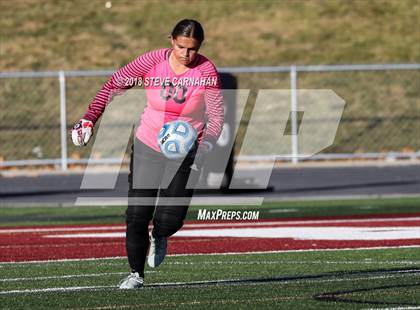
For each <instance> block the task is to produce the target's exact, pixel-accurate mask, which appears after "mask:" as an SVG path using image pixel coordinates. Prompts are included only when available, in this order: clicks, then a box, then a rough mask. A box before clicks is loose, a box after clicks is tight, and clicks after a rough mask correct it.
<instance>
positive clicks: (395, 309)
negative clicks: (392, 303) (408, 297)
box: [365, 306, 420, 310]
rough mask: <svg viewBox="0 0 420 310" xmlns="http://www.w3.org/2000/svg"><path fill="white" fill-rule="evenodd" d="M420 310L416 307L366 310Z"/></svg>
mask: <svg viewBox="0 0 420 310" xmlns="http://www.w3.org/2000/svg"><path fill="white" fill-rule="evenodd" d="M411 309H420V306H418V307H417V306H416V307H397V308H367V309H365V310H411Z"/></svg>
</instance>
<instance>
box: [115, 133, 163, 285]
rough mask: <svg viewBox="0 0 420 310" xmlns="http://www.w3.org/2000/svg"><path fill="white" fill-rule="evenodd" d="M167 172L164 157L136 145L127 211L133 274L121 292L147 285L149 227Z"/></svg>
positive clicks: (129, 258)
mask: <svg viewBox="0 0 420 310" xmlns="http://www.w3.org/2000/svg"><path fill="white" fill-rule="evenodd" d="M163 172H164V162H163V161H162V155H161V154H160V153H158V152H156V151H154V150H152V149H150V148H149V147H147V146H146V145H144V144H143V143H141V142H140V141H136V142H135V145H134V151H132V155H131V162H130V173H129V177H128V181H129V191H128V207H127V211H126V224H127V230H126V251H127V257H128V262H129V265H130V268H131V270H132V274H131V275H130V276H129V277H128V278H127V279H126V280H125V281H124V282H123V283H122V284H121V288H135V287H139V286H142V284H143V283H142V281H143V278H144V264H145V261H146V255H147V250H148V248H149V231H148V226H149V223H150V220H151V219H152V217H153V212H154V209H155V204H156V197H157V192H158V188H159V185H160V182H161V178H162V174H163ZM140 282H141V283H140Z"/></svg>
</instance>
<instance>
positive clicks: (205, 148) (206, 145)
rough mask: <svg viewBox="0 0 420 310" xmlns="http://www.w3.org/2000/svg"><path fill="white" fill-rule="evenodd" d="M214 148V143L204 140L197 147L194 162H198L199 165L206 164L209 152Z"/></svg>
mask: <svg viewBox="0 0 420 310" xmlns="http://www.w3.org/2000/svg"><path fill="white" fill-rule="evenodd" d="M212 150H213V144H212V143H211V142H208V141H202V142H201V143H200V144H199V145H198V147H197V152H196V154H195V160H194V163H195V164H197V165H198V167H202V166H203V165H204V162H205V159H206V156H207V154H208V153H210V152H211V151H212Z"/></svg>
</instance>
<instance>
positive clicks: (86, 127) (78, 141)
mask: <svg viewBox="0 0 420 310" xmlns="http://www.w3.org/2000/svg"><path fill="white" fill-rule="evenodd" d="M92 134H93V123H92V122H91V121H89V120H87V119H83V118H82V119H81V120H80V121H79V122H78V123H77V124H76V125H74V126H73V129H72V130H71V139H72V140H73V144H74V145H76V146H85V145H86V144H87V143H88V142H89V139H90V137H91V136H92Z"/></svg>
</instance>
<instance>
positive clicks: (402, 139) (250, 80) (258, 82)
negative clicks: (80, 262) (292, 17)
mask: <svg viewBox="0 0 420 310" xmlns="http://www.w3.org/2000/svg"><path fill="white" fill-rule="evenodd" d="M220 71H222V72H230V73H232V74H234V75H235V76H236V78H237V81H238V88H239V89H249V90H250V96H249V98H248V100H247V101H246V106H245V109H244V113H243V114H242V113H241V111H242V109H238V115H237V117H236V121H237V122H239V130H238V134H237V142H238V143H236V149H235V152H236V153H237V152H238V148H239V147H240V145H241V143H240V142H241V138H242V137H243V136H244V134H245V132H246V128H247V125H248V121H249V117H250V115H251V113H252V108H253V103H254V102H255V98H256V96H257V94H258V91H259V90H261V89H286V90H294V89H331V90H333V91H334V92H336V93H337V94H338V95H339V96H340V97H341V98H343V99H344V100H345V102H346V105H345V109H344V113H343V115H342V118H341V121H340V125H339V127H338V130H337V135H336V137H335V140H334V143H333V144H332V145H331V146H329V147H328V148H326V149H324V150H323V151H322V152H321V153H319V154H316V155H314V156H312V157H311V158H310V159H312V160H315V159H335V158H340V159H353V158H359V157H360V158H385V157H391V158H393V157H401V158H418V157H419V156H420V101H419V98H420V87H419V86H420V64H407V65H404V64H402V65H348V66H296V67H295V66H291V67H289V66H285V67H246V68H245V67H242V68H241V67H239V68H222V69H221V70H220ZM111 74H112V71H72V72H62V71H61V72H3V73H0V83H1V84H0V85H1V87H0V92H1V96H0V109H1V111H2V113H1V115H0V167H2V168H5V167H11V166H22V165H27V166H33V165H54V166H55V167H57V168H61V169H67V167H68V165H75V164H84V163H86V162H87V161H88V159H89V157H92V159H94V160H96V161H97V162H98V163H111V162H112V160H113V159H112V158H104V157H102V156H101V154H91V150H92V145H93V143H91V144H89V146H87V147H85V148H76V147H74V146H73V145H72V143H71V141H70V137H69V131H70V129H71V127H72V126H73V124H74V123H75V122H76V121H77V120H78V119H79V118H80V117H81V116H82V115H83V114H84V112H85V110H86V108H87V104H88V103H89V102H90V100H91V99H92V98H93V97H94V96H95V94H96V92H97V91H98V90H99V89H100V87H101V86H102V85H103V83H104V82H105V81H106V80H107V79H108V77H109V76H110V75H111ZM291 94H293V91H292V92H291ZM292 96H293V95H292ZM296 104H297V112H296V114H295V115H294V116H296V117H295V118H293V117H292V122H288V123H287V127H286V130H285V134H287V133H289V134H290V137H291V144H292V149H291V152H292V153H294V154H292V156H290V160H293V161H294V162H297V161H298V158H299V141H298V140H296V139H295V140H293V138H296V135H293V132H294V130H297V129H298V128H299V122H300V117H301V115H300V114H299V112H298V111H299V102H296ZM277 118H278V115H276V114H275V113H270V111H269V109H268V108H267V113H264V114H263V115H261V116H260V117H259V118H258V120H259V122H261V125H262V128H263V126H264V125H265V126H266V125H267V124H272V125H273V126H274V125H275V124H276V122H277ZM319 123H320V124H322V119H320V120H319ZM262 131H264V130H262ZM251 145H254V147H253V148H252V149H253V150H254V151H253V152H252V153H250V154H245V155H249V157H250V158H251V159H252V157H254V158H262V157H264V156H268V155H279V156H280V155H283V154H276V153H275V149H273V143H272V141H271V140H270V139H261V138H260V137H255V138H254V139H253V140H252V141H251Z"/></svg>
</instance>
